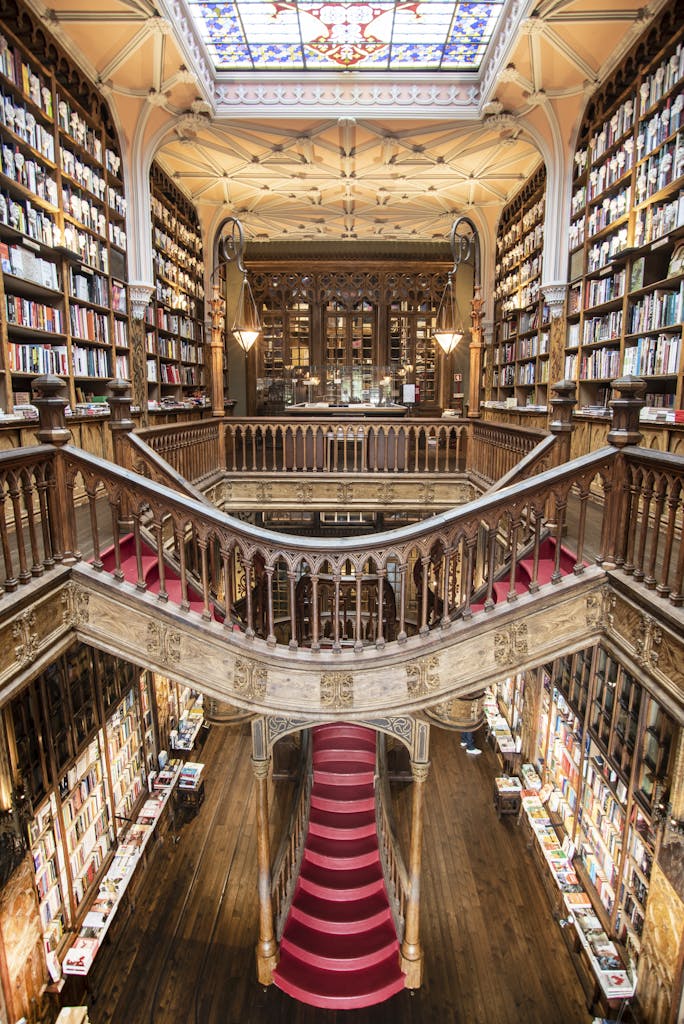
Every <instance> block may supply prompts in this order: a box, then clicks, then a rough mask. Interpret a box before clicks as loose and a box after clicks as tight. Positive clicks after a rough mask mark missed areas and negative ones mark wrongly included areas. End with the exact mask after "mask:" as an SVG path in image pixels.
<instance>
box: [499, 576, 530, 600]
mask: <svg viewBox="0 0 684 1024" xmlns="http://www.w3.org/2000/svg"><path fill="white" fill-rule="evenodd" d="M492 589H493V591H494V593H495V594H496V603H497V604H503V602H504V601H505V600H506V598H507V597H508V591H509V590H510V589H511V586H510V580H499V581H498V582H497V583H495V584H494V586H493V588H492ZM514 590H515V592H516V594H526V593H527V590H528V587H527V585H526V584H525V583H523V582H522V580H518V579H516V581H515V583H514Z"/></svg>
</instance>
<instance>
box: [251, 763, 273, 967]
mask: <svg viewBox="0 0 684 1024" xmlns="http://www.w3.org/2000/svg"><path fill="white" fill-rule="evenodd" d="M269 765H270V762H269V759H268V758H256V757H253V758H252V768H253V769H254V778H255V780H256V825H257V872H258V890H259V941H258V942H257V944H256V964H257V979H258V981H259V984H261V985H271V984H272V982H273V970H274V968H275V967H276V965H277V963H278V943H277V942H276V937H275V930H274V927H273V898H272V895H271V849H270V842H269V833H268V772H269Z"/></svg>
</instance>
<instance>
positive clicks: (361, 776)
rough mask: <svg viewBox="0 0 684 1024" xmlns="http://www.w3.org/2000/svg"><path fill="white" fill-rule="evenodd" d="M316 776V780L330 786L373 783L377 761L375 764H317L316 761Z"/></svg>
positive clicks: (343, 762) (349, 762) (353, 761)
mask: <svg viewBox="0 0 684 1024" xmlns="http://www.w3.org/2000/svg"><path fill="white" fill-rule="evenodd" d="M314 774H315V777H316V780H317V781H319V782H323V783H327V784H328V785H333V786H339V785H341V784H342V785H349V783H350V782H351V781H355V782H356V784H361V783H368V782H370V783H372V782H373V779H374V777H375V761H374V762H373V764H364V762H363V761H357V760H352V759H351V757H350V759H349V760H348V761H324V762H323V764H316V761H315V760H314Z"/></svg>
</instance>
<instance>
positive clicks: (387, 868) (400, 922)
mask: <svg viewBox="0 0 684 1024" xmlns="http://www.w3.org/2000/svg"><path fill="white" fill-rule="evenodd" d="M375 824H376V828H377V833H378V847H379V853H380V863H381V864H382V871H383V875H384V878H385V886H386V887H387V893H388V897H389V903H390V907H391V910H392V918H393V920H394V926H395V928H396V931H397V938H398V939H399V942H401V941H402V939H403V937H404V924H405V922H406V905H407V903H408V899H409V894H410V891H411V883H410V879H409V873H408V869H407V867H406V864H405V863H404V858H403V856H402V853H401V847H400V845H399V837H398V835H397V831H396V828H395V825H394V816H393V814H392V796H391V793H390V787H389V776H388V773H387V757H386V750H385V742H384V735H383V734H382V733H378V748H377V771H376V784H375Z"/></svg>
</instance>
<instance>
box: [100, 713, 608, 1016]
mask: <svg viewBox="0 0 684 1024" xmlns="http://www.w3.org/2000/svg"><path fill="white" fill-rule="evenodd" d="M250 751H251V746H250V736H249V729H248V727H244V726H243V727H239V728H238V729H234V730H226V729H220V728H217V727H214V728H212V730H211V731H210V734H209V737H208V739H207V741H206V744H205V747H204V751H203V754H202V759H203V761H204V762H205V764H206V765H207V768H206V793H207V797H206V800H205V802H204V805H203V806H202V808H201V809H200V811H199V813H198V814H197V816H196V818H194V819H193V820H190V821H186V822H183V823H180V822H179V823H177V825H176V827H175V830H174V831H173V832H172V833H171V834H169V835H168V836H166V837H164V839H163V840H162V841H161V842H160V843H159V844H158V845H157V847H156V850H155V852H154V854H153V857H152V858H151V861H150V865H149V867H148V869H147V876H146V880H145V885H144V887H142V888H141V891H140V894H139V896H138V899H137V904H136V907H135V910H134V912H133V914H132V915H131V917H130V918H129V920H128V922H127V923H126V925H125V927H123V928H122V929H121V930H120V932H119V936H118V938H117V941H116V943H115V944H114V945H111V946H109V947H108V948H106V949H103V950H102V951H101V952H100V954H99V956H98V958H97V960H96V969H95V970H94V972H93V977H92V979H91V981H90V987H91V992H90V995H89V997H88V998H87V999H86V1000H84V1001H87V1002H88V1005H89V1009H90V1019H91V1021H92V1024H321V1022H326V1024H340V1022H342V1021H347V1020H353V1021H354V1022H356V1024H390V1022H391V1024H460V1022H463V1024H465V1022H468V1024H556V1022H562V1024H588V1022H590V1021H591V1019H592V1018H591V1015H590V1014H589V1013H588V1012H587V1010H586V1007H585V1004H584V999H583V993H582V989H581V986H580V983H579V980H578V978H577V975H576V974H575V971H574V968H573V966H572V963H571V961H570V959H569V955H568V953H567V951H566V948H565V945H564V942H563V939H562V935H561V931H560V928H559V925H558V923H557V922H556V921H554V919H553V917H552V914H551V911H550V909H549V905H548V902H547V898H546V895H545V893H544V891H543V888H542V884H541V882H540V880H539V878H538V876H537V874H536V868H535V867H534V865H533V863H532V859H531V855H530V853H529V851H528V850H527V849H526V847H525V842H524V838H523V833H522V831H521V830H520V829H519V828H518V827H517V824H516V821H515V819H514V818H504V819H502V820H501V821H499V820H498V819H497V817H496V814H495V812H494V809H493V806H492V778H493V776H494V774H495V773H496V762H495V759H494V755H493V753H492V752H491V751H490V750H488V749H487V750H485V752H484V753H483V755H482V756H481V757H471V756H469V755H467V754H466V753H465V751H464V750H463V749H462V748H461V747H460V745H459V743H458V736H457V735H454V734H449V733H445V732H441V731H440V730H437V729H434V730H433V732H432V768H431V772H430V777H429V780H428V784H427V794H426V807H425V837H424V871H423V881H422V900H423V903H422V914H421V930H422V941H423V945H424V951H425V972H424V984H423V987H422V988H421V989H420V990H419V991H417V992H415V993H414V994H411V993H409V992H402V993H400V994H399V995H397V996H395V997H393V998H392V999H391V1000H389V1001H388V1002H387V1003H385V1004H381V1005H380V1006H377V1007H371V1008H369V1009H367V1010H356V1011H351V1012H348V1013H345V1012H341V1011H339V1012H338V1011H330V1010H316V1009H313V1008H311V1007H308V1006H305V1005H303V1004H299V1003H297V1002H295V1001H293V1000H292V999H290V998H289V997H288V996H286V995H285V994H284V993H282V992H280V991H279V990H278V989H277V988H275V987H274V986H271V987H270V988H267V989H265V988H263V987H261V986H260V985H258V984H257V981H256V978H255V969H254V945H255V942H256V938H257V894H256V835H255V824H254V787H253V776H252V768H251V764H250ZM292 787H293V784H292V783H288V782H278V783H276V784H275V786H273V787H272V789H271V797H272V800H271V809H272V815H271V817H272V822H273V826H274V831H275V830H277V829H278V828H279V827H280V819H281V817H282V815H283V814H284V813H285V811H284V810H283V808H284V805H285V804H286V803H288V801H289V796H290V794H291V793H292ZM395 792H396V807H397V811H398V814H399V815H400V817H401V821H402V823H403V825H402V827H404V826H407V825H408V818H409V808H410V798H411V786H410V784H395ZM276 794H280V795H281V799H280V800H279V801H278V800H276V798H275V797H276ZM175 837H177V841H174V838H175Z"/></svg>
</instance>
